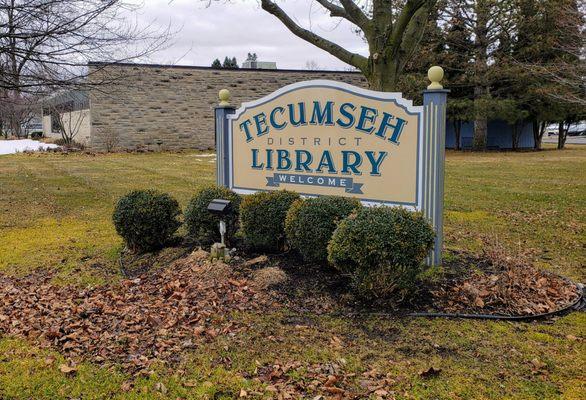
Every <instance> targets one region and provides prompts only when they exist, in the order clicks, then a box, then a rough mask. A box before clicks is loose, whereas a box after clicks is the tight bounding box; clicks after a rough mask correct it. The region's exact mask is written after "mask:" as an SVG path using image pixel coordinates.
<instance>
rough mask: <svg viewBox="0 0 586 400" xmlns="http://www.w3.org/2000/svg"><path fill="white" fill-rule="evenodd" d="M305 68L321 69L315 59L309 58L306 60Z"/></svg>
mask: <svg viewBox="0 0 586 400" xmlns="http://www.w3.org/2000/svg"><path fill="white" fill-rule="evenodd" d="M305 69H306V70H308V71H319V70H320V67H319V65H318V63H317V61H315V60H307V61H305Z"/></svg>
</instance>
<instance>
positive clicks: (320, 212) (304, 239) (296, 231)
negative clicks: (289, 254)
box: [285, 196, 361, 263]
mask: <svg viewBox="0 0 586 400" xmlns="http://www.w3.org/2000/svg"><path fill="white" fill-rule="evenodd" d="M360 207H361V204H360V201H359V200H358V199H354V198H351V197H339V196H323V197H316V198H311V199H307V200H302V199H299V200H296V201H295V202H294V203H293V204H292V205H291V208H289V211H288V212H287V218H286V219H285V232H286V234H287V240H288V241H289V243H290V244H291V247H292V248H293V249H295V250H297V251H298V252H299V254H301V256H302V257H303V259H304V260H305V261H307V262H316V263H321V262H325V261H327V258H328V248H327V247H328V242H329V241H330V238H331V237H332V234H333V233H334V230H335V229H336V226H337V223H338V222H339V221H341V220H343V219H344V218H346V217H347V216H348V215H350V214H351V213H352V212H353V211H354V210H356V209H358V208H360Z"/></svg>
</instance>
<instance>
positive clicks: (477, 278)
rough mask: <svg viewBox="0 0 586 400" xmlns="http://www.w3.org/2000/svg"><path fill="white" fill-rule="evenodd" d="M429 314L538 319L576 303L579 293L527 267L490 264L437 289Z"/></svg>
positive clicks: (556, 277)
mask: <svg viewBox="0 0 586 400" xmlns="http://www.w3.org/2000/svg"><path fill="white" fill-rule="evenodd" d="M429 292H430V294H431V296H430V299H431V302H430V304H428V305H427V310H426V311H430V312H443V313H457V314H464V313H466V314H488V315H505V316H535V315H541V314H547V313H552V312H555V311H557V310H560V309H563V308H564V307H567V306H569V305H571V304H573V303H575V302H576V300H578V298H579V293H580V290H579V289H578V288H577V287H576V285H575V284H573V283H572V282H570V281H569V280H567V279H565V278H563V277H561V276H559V275H555V274H552V273H548V272H547V271H543V270H539V269H537V268H534V267H532V266H529V265H525V264H522V263H521V264H513V265H510V264H500V265H499V264H496V265H494V264H488V265H487V266H485V268H483V269H481V270H473V271H472V272H469V273H467V274H462V275H460V276H451V277H449V278H447V279H445V280H444V281H442V282H439V283H437V284H436V285H434V287H432V288H429Z"/></svg>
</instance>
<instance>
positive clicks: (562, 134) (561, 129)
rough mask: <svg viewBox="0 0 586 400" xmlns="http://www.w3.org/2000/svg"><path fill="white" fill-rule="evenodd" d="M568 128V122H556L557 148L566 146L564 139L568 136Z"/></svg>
mask: <svg viewBox="0 0 586 400" xmlns="http://www.w3.org/2000/svg"><path fill="white" fill-rule="evenodd" d="M564 125H565V126H564ZM569 128H570V123H569V122H568V123H567V124H564V121H562V122H560V123H559V124H558V150H561V149H563V148H564V147H566V139H567V138H568V129H569Z"/></svg>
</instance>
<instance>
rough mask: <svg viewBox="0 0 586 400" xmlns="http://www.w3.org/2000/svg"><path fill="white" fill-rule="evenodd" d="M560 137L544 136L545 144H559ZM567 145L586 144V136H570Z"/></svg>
mask: <svg viewBox="0 0 586 400" xmlns="http://www.w3.org/2000/svg"><path fill="white" fill-rule="evenodd" d="M557 142H558V135H552V136H547V135H544V136H543V143H557ZM566 144H586V136H568V138H567V139H566Z"/></svg>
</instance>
